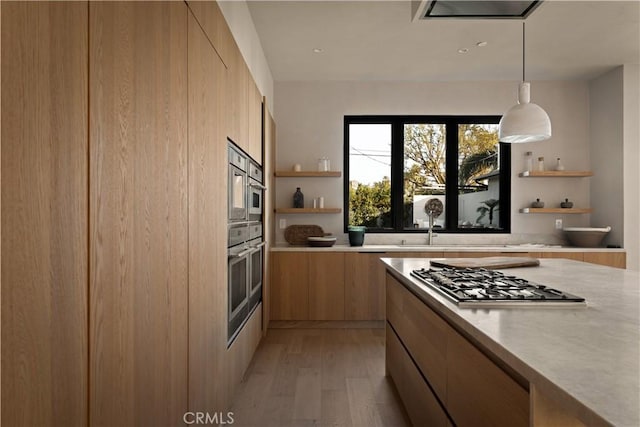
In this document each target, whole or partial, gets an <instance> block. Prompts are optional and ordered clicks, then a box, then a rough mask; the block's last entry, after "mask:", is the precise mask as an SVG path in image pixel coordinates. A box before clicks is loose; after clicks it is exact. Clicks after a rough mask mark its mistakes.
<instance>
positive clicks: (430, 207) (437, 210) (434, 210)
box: [424, 198, 444, 245]
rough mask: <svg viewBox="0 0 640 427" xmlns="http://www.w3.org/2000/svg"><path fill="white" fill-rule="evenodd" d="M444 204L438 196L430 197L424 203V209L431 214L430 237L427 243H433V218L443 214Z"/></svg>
mask: <svg viewBox="0 0 640 427" xmlns="http://www.w3.org/2000/svg"><path fill="white" fill-rule="evenodd" d="M443 210H444V206H443V205H442V202H441V201H440V200H438V199H436V198H433V199H429V200H427V202H426V203H425V204H424V211H425V212H426V213H427V215H428V216H429V237H428V239H427V245H433V219H434V218H437V217H439V216H440V215H442V212H443Z"/></svg>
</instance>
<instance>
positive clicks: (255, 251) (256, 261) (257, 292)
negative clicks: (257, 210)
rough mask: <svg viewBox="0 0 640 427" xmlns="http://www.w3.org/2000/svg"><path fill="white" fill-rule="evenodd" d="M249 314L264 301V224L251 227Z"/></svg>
mask: <svg viewBox="0 0 640 427" xmlns="http://www.w3.org/2000/svg"><path fill="white" fill-rule="evenodd" d="M249 239H250V240H249V247H251V252H250V253H249V291H248V292H249V312H252V311H253V309H254V308H255V307H256V306H257V305H258V303H259V302H260V301H262V275H263V271H264V270H263V262H264V252H263V251H264V245H265V242H263V241H262V223H258V224H250V225H249Z"/></svg>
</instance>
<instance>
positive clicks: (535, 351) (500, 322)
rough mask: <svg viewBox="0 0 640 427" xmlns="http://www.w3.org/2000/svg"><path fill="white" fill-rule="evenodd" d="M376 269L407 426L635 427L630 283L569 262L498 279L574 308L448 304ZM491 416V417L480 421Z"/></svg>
mask: <svg viewBox="0 0 640 427" xmlns="http://www.w3.org/2000/svg"><path fill="white" fill-rule="evenodd" d="M382 262H383V263H384V264H385V266H386V268H387V276H386V286H387V296H386V300H387V372H388V373H389V375H390V376H391V377H392V378H393V379H394V382H395V383H396V385H397V386H398V390H399V392H400V395H401V397H402V399H403V402H404V403H405V406H406V407H407V411H408V413H409V414H410V416H411V418H412V421H413V422H414V424H419V423H424V422H428V423H429V424H431V425H438V424H441V425H447V423H451V422H453V424H455V425H483V424H484V425H491V424H493V425H506V424H507V423H508V424H509V425H517V424H522V425H526V424H529V425H540V426H542V425H559V424H561V425H580V423H583V424H585V425H616V426H638V425H640V409H639V402H640V369H639V368H640V275H639V274H638V273H637V272H631V271H627V270H623V269H615V268H610V267H604V266H599V265H594V264H587V263H582V262H577V261H572V260H560V259H542V260H540V266H539V267H529V268H516V269H509V270H506V271H505V272H506V273H507V274H509V275H514V276H518V277H521V278H524V279H527V280H531V281H534V282H537V283H541V284H544V285H547V286H550V287H553V288H556V289H559V290H562V291H564V292H569V293H572V294H575V295H579V296H581V297H584V298H585V299H586V301H587V305H586V306H585V307H567V308H558V307H540V308H538V307H513V306H510V307H504V308H459V307H458V306H457V305H456V304H455V303H454V302H452V301H451V300H449V299H448V298H446V297H444V296H442V295H441V294H439V293H438V292H436V291H435V290H433V289H432V288H430V287H429V286H428V285H425V284H423V283H421V282H420V281H418V280H417V279H414V278H413V277H411V276H410V272H411V271H412V270H414V269H418V268H423V267H428V264H429V262H428V260H425V259H419V258H383V259H382ZM493 410H495V411H496V412H497V413H492V411H493Z"/></svg>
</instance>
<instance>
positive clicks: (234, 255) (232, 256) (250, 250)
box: [229, 248, 253, 258]
mask: <svg viewBox="0 0 640 427" xmlns="http://www.w3.org/2000/svg"><path fill="white" fill-rule="evenodd" d="M251 252H253V248H248V249H245V250H244V251H241V252H238V253H237V254H229V258H242V257H244V256H247V255H249V254H250V253H251Z"/></svg>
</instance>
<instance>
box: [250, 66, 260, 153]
mask: <svg viewBox="0 0 640 427" xmlns="http://www.w3.org/2000/svg"><path fill="white" fill-rule="evenodd" d="M247 84H248V85H249V87H248V89H247V95H248V97H249V98H248V111H249V117H248V123H249V133H248V137H249V155H250V156H251V157H253V159H254V160H255V161H256V162H258V163H259V164H262V95H261V94H260V90H259V89H258V86H257V85H256V83H255V82H254V81H253V79H252V78H251V76H249V77H248V78H247Z"/></svg>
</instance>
